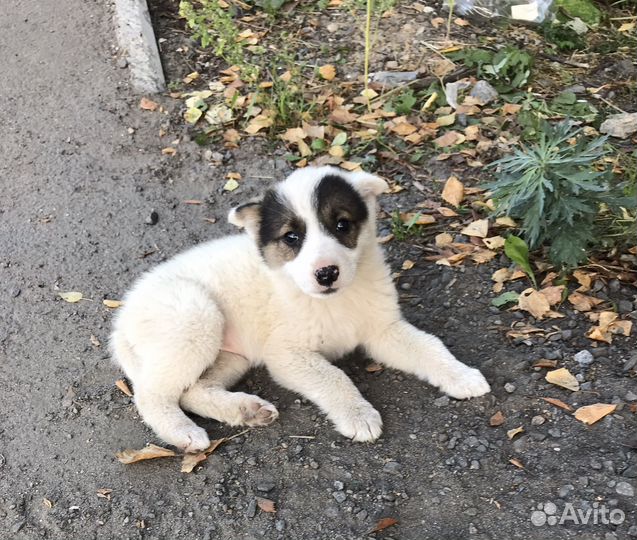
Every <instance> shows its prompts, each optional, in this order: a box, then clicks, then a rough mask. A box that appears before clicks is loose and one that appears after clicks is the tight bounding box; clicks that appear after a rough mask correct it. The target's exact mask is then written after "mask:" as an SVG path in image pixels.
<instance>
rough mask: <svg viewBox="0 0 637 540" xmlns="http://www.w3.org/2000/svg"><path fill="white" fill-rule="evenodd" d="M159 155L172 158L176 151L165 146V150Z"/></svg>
mask: <svg viewBox="0 0 637 540" xmlns="http://www.w3.org/2000/svg"><path fill="white" fill-rule="evenodd" d="M161 153H162V154H163V155H165V156H174V155H175V154H176V153H177V150H176V149H175V148H173V147H172V146H167V147H166V148H162V149H161Z"/></svg>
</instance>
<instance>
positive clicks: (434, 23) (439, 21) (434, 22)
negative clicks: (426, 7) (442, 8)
mask: <svg viewBox="0 0 637 540" xmlns="http://www.w3.org/2000/svg"><path fill="white" fill-rule="evenodd" d="M445 22H446V21H445V20H444V19H443V18H442V17H435V18H433V19H431V26H433V27H434V28H438V27H439V26H440V25H442V24H445Z"/></svg>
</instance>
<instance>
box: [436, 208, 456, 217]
mask: <svg viewBox="0 0 637 540" xmlns="http://www.w3.org/2000/svg"><path fill="white" fill-rule="evenodd" d="M436 210H438V212H439V213H440V214H441V215H442V216H444V217H455V216H457V215H458V212H456V211H454V210H452V209H451V208H447V207H446V206H439V207H438V208H436Z"/></svg>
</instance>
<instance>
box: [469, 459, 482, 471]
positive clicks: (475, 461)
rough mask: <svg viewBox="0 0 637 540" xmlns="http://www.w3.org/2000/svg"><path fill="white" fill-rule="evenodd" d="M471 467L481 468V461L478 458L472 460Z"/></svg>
mask: <svg viewBox="0 0 637 540" xmlns="http://www.w3.org/2000/svg"><path fill="white" fill-rule="evenodd" d="M469 468H470V469H472V470H474V471H477V470H478V469H479V468H480V462H479V461H478V460H477V459H473V460H471V465H469Z"/></svg>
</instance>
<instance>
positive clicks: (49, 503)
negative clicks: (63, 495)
mask: <svg viewBox="0 0 637 540" xmlns="http://www.w3.org/2000/svg"><path fill="white" fill-rule="evenodd" d="M42 504H44V506H46V507H47V508H48V509H49V510H51V508H53V501H51V500H49V499H47V498H46V497H44V498H43V499H42Z"/></svg>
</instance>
